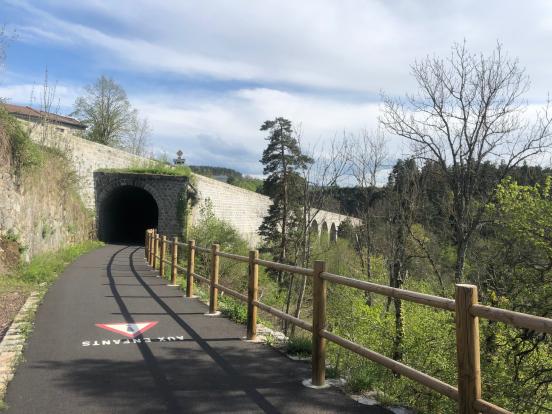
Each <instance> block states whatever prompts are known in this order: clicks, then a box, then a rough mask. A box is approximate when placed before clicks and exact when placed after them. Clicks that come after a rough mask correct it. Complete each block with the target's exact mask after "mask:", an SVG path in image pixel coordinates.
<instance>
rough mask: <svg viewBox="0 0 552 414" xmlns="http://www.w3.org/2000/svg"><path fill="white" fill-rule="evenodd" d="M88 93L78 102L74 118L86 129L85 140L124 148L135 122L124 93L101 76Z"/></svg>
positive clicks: (112, 82)
mask: <svg viewBox="0 0 552 414" xmlns="http://www.w3.org/2000/svg"><path fill="white" fill-rule="evenodd" d="M85 92H86V93H85V95H84V96H79V97H78V98H77V99H76V101H75V105H74V111H73V113H72V114H71V115H72V116H74V117H76V118H77V119H78V120H80V121H81V122H82V123H83V124H84V125H86V126H87V131H86V133H85V135H84V136H85V138H86V139H89V140H90V141H94V142H98V143H100V144H104V145H110V146H117V145H120V144H122V143H123V141H124V138H125V136H126V134H127V133H128V131H129V129H130V128H131V125H132V123H133V121H134V120H135V119H136V112H135V111H134V110H133V109H132V108H131V105H130V102H129V100H128V97H127V94H126V92H125V90H124V89H123V88H122V87H121V86H120V85H118V84H117V83H116V82H115V81H114V80H113V79H111V78H109V77H106V76H103V75H102V76H100V77H99V78H98V79H97V80H96V82H95V83H93V84H91V85H88V86H86V87H85Z"/></svg>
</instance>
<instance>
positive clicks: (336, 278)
mask: <svg viewBox="0 0 552 414" xmlns="http://www.w3.org/2000/svg"><path fill="white" fill-rule="evenodd" d="M169 245H170V246H172V260H171V261H170V262H169V261H167V260H166V258H165V257H166V249H167V246H169ZM177 246H183V247H187V248H188V252H187V253H188V254H187V265H188V267H187V269H185V268H182V267H180V266H178V264H177V254H178V249H177ZM196 252H201V253H209V254H211V269H210V270H211V271H210V275H209V278H207V277H205V276H202V275H198V274H197V273H195V254H196ZM145 254H146V259H147V261H148V263H149V264H150V265H151V266H152V267H153V268H154V269H159V271H160V273H161V275H164V272H165V265H166V264H170V265H171V283H172V284H173V285H174V284H176V277H177V271H178V270H181V271H185V272H186V296H187V297H192V296H193V283H194V279H198V280H200V281H202V282H205V283H207V284H208V285H209V313H211V314H214V313H215V312H216V311H217V308H218V292H219V290H220V291H222V292H224V293H226V294H228V295H229V296H232V297H234V298H236V299H238V300H241V301H243V302H246V303H247V339H250V340H253V339H255V338H256V335H257V310H258V309H261V310H263V311H265V312H267V313H270V314H272V315H274V316H276V317H278V318H281V319H284V320H287V321H288V322H290V323H292V324H294V325H296V326H298V327H299V328H302V329H304V330H306V331H309V332H311V333H312V372H311V380H310V382H311V385H312V386H313V387H315V388H318V387H323V386H324V384H325V370H326V365H325V362H326V341H331V342H333V343H335V344H337V345H340V346H342V347H343V348H346V349H348V350H350V351H352V352H354V353H356V354H358V355H361V356H363V357H365V358H367V359H369V360H371V361H373V362H375V363H377V364H380V365H382V366H384V367H386V368H388V369H390V370H391V371H393V372H395V373H397V374H400V375H404V376H405V377H407V378H410V379H411V380H413V381H416V382H418V383H420V384H422V385H425V386H426V387H428V388H430V389H432V390H434V391H436V392H438V393H440V394H443V395H445V396H447V397H449V398H451V399H453V400H455V401H457V402H458V412H459V413H462V414H475V413H480V412H481V413H493V414H495V413H496V414H507V413H510V411H508V410H506V409H504V408H501V407H498V406H496V405H494V404H492V403H490V402H488V401H485V400H484V399H483V398H482V396H481V368H480V350H479V318H485V319H489V320H493V321H498V322H503V323H505V324H508V325H510V326H514V327H516V328H522V329H530V330H534V331H538V332H543V333H548V334H552V319H548V318H543V317H539V316H534V315H528V314H524V313H519V312H514V311H509V310H505V309H500V308H493V307H489V306H484V305H481V304H479V303H478V299H477V286H474V285H467V284H457V285H456V293H455V299H449V298H443V297H440V296H433V295H428V294H423V293H418V292H413V291H409V290H404V289H396V288H392V287H389V286H385V285H379V284H376V283H370V282H366V281H362V280H357V279H352V278H349V277H346V276H341V275H335V274H333V273H329V272H327V271H326V264H325V262H324V261H315V262H314V266H313V268H312V269H309V268H303V267H298V266H291V265H287V264H282V263H276V262H271V261H268V260H263V259H259V252H258V251H257V250H251V251H250V252H249V257H246V256H241V255H237V254H233V253H227V252H221V251H220V247H219V245H218V244H213V245H212V246H211V248H210V249H208V248H205V247H200V246H196V245H195V241H194V240H189V241H188V242H187V243H180V242H178V238H176V237H174V238H173V239H172V240H169V239H167V237H166V236H160V235H159V234H157V233H156V231H155V230H153V229H150V230H147V231H146V238H145ZM221 257H222V258H225V259H229V260H233V261H238V262H244V263H248V264H249V271H248V289H247V295H244V294H242V293H239V292H236V291H234V290H232V289H230V288H228V287H225V286H223V285H221V284H220V283H219V281H218V279H219V260H220V258H221ZM259 266H264V267H267V268H271V269H275V270H282V271H285V272H289V273H298V274H302V275H306V276H310V277H312V280H313V289H312V303H313V312H312V315H313V316H312V324H310V323H309V322H306V321H304V320H302V319H299V318H296V317H294V316H292V315H290V314H288V313H285V312H282V311H280V310H278V309H276V308H273V307H271V306H269V305H266V304H264V303H262V302H259V300H258V289H259ZM328 282H330V283H335V284H339V285H343V286H349V287H352V288H356V289H359V290H363V291H365V292H371V293H376V294H381V295H384V296H387V297H391V298H397V299H402V300H406V301H410V302H414V303H418V304H421V305H425V306H429V307H432V308H436V309H441V310H444V311H449V312H454V313H455V324H456V350H457V370H458V386H457V387H454V386H452V385H450V384H447V383H445V382H443V381H441V380H439V379H437V378H434V377H432V376H430V375H427V374H425V373H423V372H421V371H418V370H416V369H415V368H412V367H410V366H408V365H405V364H402V363H400V362H398V361H395V360H393V359H392V358H389V357H386V356H385V355H382V354H380V353H377V352H375V351H372V350H370V349H368V348H365V347H363V346H361V345H359V344H356V343H354V342H351V341H349V340H348V339H346V338H343V337H341V336H338V335H335V334H333V333H332V332H329V331H328V330H327V329H326V328H327V326H326V299H327V293H326V285H327V283H328ZM510 414H511V413H510Z"/></svg>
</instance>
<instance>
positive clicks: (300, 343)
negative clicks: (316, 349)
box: [286, 335, 312, 357]
mask: <svg viewBox="0 0 552 414" xmlns="http://www.w3.org/2000/svg"><path fill="white" fill-rule="evenodd" d="M286 353H288V354H289V355H294V356H299V357H310V356H311V354H312V339H311V338H309V337H306V336H300V335H297V336H292V337H291V338H289V340H288V341H287V343H286Z"/></svg>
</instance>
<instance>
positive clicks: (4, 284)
mask: <svg viewBox="0 0 552 414" xmlns="http://www.w3.org/2000/svg"><path fill="white" fill-rule="evenodd" d="M101 245H102V243H101V242H98V241H92V240H89V241H85V242H83V243H79V244H75V245H72V246H68V247H65V248H63V249H61V250H58V251H57V252H53V253H44V254H41V255H37V256H35V257H34V258H33V259H32V260H31V261H30V262H29V263H23V264H21V265H19V266H18V268H17V269H16V270H15V271H14V272H12V274H8V275H6V276H4V277H2V278H0V292H1V291H8V290H13V289H17V288H19V289H21V290H23V291H30V290H36V289H37V288H38V287H39V286H48V285H49V284H51V283H52V282H53V281H54V280H55V279H56V278H57V276H58V275H59V274H60V273H61V272H62V271H63V269H65V267H66V266H67V265H68V264H69V263H71V262H72V261H73V260H75V259H76V258H77V257H79V256H81V255H82V254H84V253H87V252H89V251H91V250H94V249H97V248H98V247H100V246H101Z"/></svg>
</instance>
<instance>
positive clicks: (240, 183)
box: [190, 165, 263, 194]
mask: <svg viewBox="0 0 552 414" xmlns="http://www.w3.org/2000/svg"><path fill="white" fill-rule="evenodd" d="M190 168H191V170H192V171H193V172H194V173H196V174H199V175H204V176H205V177H210V178H216V179H217V180H220V181H224V182H226V183H228V184H231V185H235V186H236V187H240V188H245V189H246V190H249V191H254V192H256V193H261V194H262V189H263V180H261V179H259V178H253V177H249V176H244V175H243V174H242V173H240V172H239V171H236V170H233V169H231V168H224V167H210V166H208V165H190Z"/></svg>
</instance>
